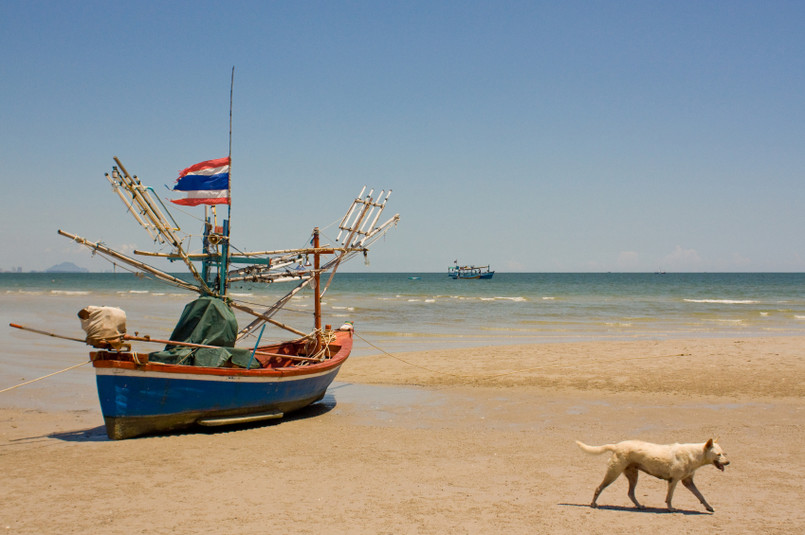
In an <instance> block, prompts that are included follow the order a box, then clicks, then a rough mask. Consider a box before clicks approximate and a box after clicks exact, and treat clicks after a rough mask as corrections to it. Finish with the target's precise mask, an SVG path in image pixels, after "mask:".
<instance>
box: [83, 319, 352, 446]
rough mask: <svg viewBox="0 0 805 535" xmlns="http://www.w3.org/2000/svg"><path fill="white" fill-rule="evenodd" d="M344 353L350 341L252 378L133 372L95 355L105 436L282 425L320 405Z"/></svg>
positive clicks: (137, 367)
mask: <svg viewBox="0 0 805 535" xmlns="http://www.w3.org/2000/svg"><path fill="white" fill-rule="evenodd" d="M339 336H340V337H341V338H342V339H343V338H344V335H341V333H339ZM342 342H347V340H345V339H344V340H342ZM351 345H352V344H351V336H350V337H349V340H348V343H343V345H342V346H341V348H340V350H339V351H338V352H337V354H335V355H333V357H332V358H331V359H329V360H326V361H324V362H322V363H315V364H310V365H308V366H289V367H283V368H274V369H272V368H263V369H256V370H246V369H238V368H200V367H195V366H177V365H165V364H159V363H146V364H140V363H138V362H137V360H139V359H136V358H135V359H132V358H131V354H129V355H122V354H111V353H105V354H100V356H99V354H94V355H93V364H94V366H95V374H96V382H97V385H98V398H99V400H100V404H101V412H102V413H103V417H104V421H105V423H106V433H107V435H108V436H109V438H111V439H115V440H117V439H124V438H131V437H136V436H140V435H146V434H155V433H165V432H169V431H175V430H181V429H187V428H190V427H193V426H195V425H199V424H200V425H222V424H225V423H236V422H239V421H253V420H260V419H268V418H281V417H282V416H283V415H284V414H285V413H288V412H291V411H293V410H296V409H300V408H302V407H305V406H307V405H310V404H311V403H315V402H316V401H318V400H320V399H321V398H322V397H324V394H325V392H326V391H327V388H328V387H329V386H330V384H331V383H332V382H333V379H335V377H336V375H337V374H338V371H339V369H340V367H341V365H342V364H343V362H344V361H345V360H346V358H347V356H348V355H349V352H350V350H351ZM110 355H114V357H112V356H110Z"/></svg>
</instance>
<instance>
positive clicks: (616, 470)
mask: <svg viewBox="0 0 805 535" xmlns="http://www.w3.org/2000/svg"><path fill="white" fill-rule="evenodd" d="M622 472H623V467H622V466H621V465H620V464H619V463H612V462H611V463H610V464H609V468H608V469H607V473H606V474H605V475H604V480H603V481H602V482H601V484H600V485H598V488H597V489H595V494H593V503H591V504H590V507H598V504H597V503H596V502H597V501H598V496H599V494H601V491H602V490H604V489H605V488H607V487H608V486H609V485H610V483H612V482H613V481H615V480H616V479H618V476H619V475H621V473H622Z"/></svg>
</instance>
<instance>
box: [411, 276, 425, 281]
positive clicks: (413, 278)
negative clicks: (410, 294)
mask: <svg viewBox="0 0 805 535" xmlns="http://www.w3.org/2000/svg"><path fill="white" fill-rule="evenodd" d="M421 278H422V277H408V280H412V281H418V280H420V279H421Z"/></svg>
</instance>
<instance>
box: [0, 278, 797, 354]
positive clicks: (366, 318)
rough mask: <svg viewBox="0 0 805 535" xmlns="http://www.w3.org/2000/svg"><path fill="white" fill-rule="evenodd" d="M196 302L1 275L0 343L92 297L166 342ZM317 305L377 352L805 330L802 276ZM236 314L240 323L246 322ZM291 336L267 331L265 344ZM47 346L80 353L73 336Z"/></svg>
mask: <svg viewBox="0 0 805 535" xmlns="http://www.w3.org/2000/svg"><path fill="white" fill-rule="evenodd" d="M185 278H187V277H185ZM326 282H327V279H326V278H324V279H323V282H322V285H323V286H324V284H325V283H326ZM293 287H294V285H293V284H290V283H283V284H273V285H263V284H255V283H246V284H235V285H233V286H232V287H231V288H230V295H231V297H232V299H233V300H234V301H236V302H238V303H241V304H244V305H246V306H249V307H251V308H253V309H256V310H260V309H262V308H263V307H264V306H266V305H269V304H271V303H272V302H273V301H274V300H275V299H277V298H279V297H281V296H283V295H284V294H286V293H287V292H288V291H290V290H291V289H292V288H293ZM191 299H193V294H191V293H190V292H187V291H185V290H181V289H178V288H174V287H172V286H169V285H166V284H165V283H162V282H159V281H156V280H152V279H149V278H144V277H136V276H134V275H132V274H130V273H80V274H74V273H69V274H60V273H0V320H2V322H3V323H2V324H0V341H3V342H6V343H4V346H5V347H7V348H8V347H9V346H13V343H12V342H14V341H15V340H16V341H17V342H20V340H22V341H23V342H25V343H28V342H29V341H30V340H31V337H30V336H29V335H26V336H23V337H22V338H20V337H19V336H20V335H19V333H18V332H17V333H16V336H15V337H14V338H13V339H12V333H11V332H10V331H11V329H10V328H9V327H7V326H8V323H11V322H13V323H20V324H25V325H28V326H31V327H34V328H38V329H42V330H47V331H51V332H56V333H59V334H65V335H69V336H74V337H79V338H81V337H83V332H82V331H81V330H80V324H79V321H78V319H77V317H76V313H77V312H78V310H80V309H81V308H83V307H84V306H87V305H107V306H117V307H120V308H122V309H123V310H125V311H126V313H127V316H128V331H129V333H134V332H138V333H140V334H141V335H146V334H147V335H150V336H151V337H153V338H168V337H169V336H170V333H171V330H172V329H173V326H174V325H175V322H176V320H177V319H178V317H179V315H180V314H181V311H182V308H183V307H184V305H185V304H186V303H187V302H189V301H190V300H191ZM322 301H323V303H322V315H323V322H324V323H326V324H330V325H332V326H333V327H338V326H340V325H341V324H342V323H344V322H346V321H352V322H353V323H354V325H355V329H356V334H357V335H359V337H358V338H357V339H356V344H355V349H354V352H353V355H355V356H361V355H367V354H374V353H377V352H378V350H379V349H380V350H383V351H388V352H401V351H416V350H428V349H442V348H451V347H469V346H479V345H496V344H520V343H542V342H563V341H593V340H630V339H669V338H686V337H710V336H718V337H733V336H782V335H805V274H803V273H667V274H653V273H496V274H495V276H494V278H493V279H491V280H454V279H451V278H449V277H448V276H447V274H446V273H338V274H337V275H336V276H335V278H334V280H333V281H332V284H331V285H330V286H329V287H328V288H327V290H326V293H325V295H324V297H323V300H322ZM312 315H313V299H312V290H310V289H305V290H303V291H302V292H300V293H299V294H298V295H297V296H296V297H294V298H293V299H292V300H291V301H290V303H289V304H288V306H287V307H286V309H285V310H283V311H282V312H281V313H280V314H278V315H277V316H276V317H275V318H276V319H277V320H279V321H281V322H283V323H287V324H289V325H291V326H293V327H295V328H297V329H299V330H301V331H305V332H307V331H308V330H310V328H311V326H312ZM237 316H238V321H239V324H240V325H241V326H243V325H246V324H247V323H248V322H249V321H251V319H252V318H251V317H249V316H248V315H246V314H244V313H241V312H238V313H237ZM294 336H295V335H293V334H292V333H288V332H287V331H284V330H282V329H278V328H276V327H270V328H267V329H266V332H265V335H264V339H263V341H271V340H281V339H288V338H293V337H294ZM20 343H22V342H20ZM47 343H48V344H54V345H57V346H59V347H69V348H70V350H75V349H76V348H74V347H73V346H72V345H70V344H71V342H58V341H57V340H56V339H47ZM249 343H254V340H253V341H251V342H249ZM143 349H145V348H143ZM149 349H150V348H149ZM154 349H156V348H154ZM0 364H3V362H2V361H0ZM4 365H5V364H4Z"/></svg>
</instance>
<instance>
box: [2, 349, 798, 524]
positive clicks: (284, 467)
mask: <svg viewBox="0 0 805 535" xmlns="http://www.w3.org/2000/svg"><path fill="white" fill-rule="evenodd" d="M91 375H92V370H91V369H90V368H89V367H82V368H78V369H77V370H73V371H71V372H68V373H67V374H63V376H59V377H60V378H54V379H53V380H52V381H51V380H47V381H51V382H49V383H48V385H45V386H41V385H42V383H37V385H40V386H36V387H35V386H34V385H31V386H30V387H23V388H20V389H17V390H14V391H12V393H11V394H3V395H4V396H5V397H3V398H0V420H1V421H2V426H0V466H1V467H2V472H3V484H2V485H0V503H2V504H3V505H2V507H1V508H0V529H2V530H4V532H5V533H85V532H90V531H91V532H94V533H110V534H114V533H176V534H185V533H187V534H190V533H389V534H391V533H394V534H398V533H445V532H450V533H559V534H563V533H648V532H668V533H710V534H712V533H730V534H734V533H753V534H757V533H780V534H783V533H786V534H787V533H799V532H802V531H803V530H805V512H803V508H802V506H801V498H802V497H803V496H805V449H803V447H802V445H803V442H805V403H803V396H805V338H802V337H780V338H744V339H723V338H713V339H709V338H704V339H693V340H670V341H666V340H663V341H630V342H597V343H562V344H537V345H520V346H503V347H501V346H496V347H479V348H474V349H469V350H468V349H461V350H444V351H441V350H440V351H428V352H419V353H406V354H402V353H398V354H394V355H387V354H383V353H378V354H376V355H373V356H368V357H359V358H353V359H351V360H349V361H348V362H347V364H346V365H345V366H344V368H343V369H342V371H341V373H340V375H339V377H338V379H337V382H336V383H335V384H334V385H333V386H332V387H331V389H330V390H329V391H328V394H327V396H326V397H325V399H324V400H323V401H322V402H320V403H319V404H317V405H315V406H312V407H310V408H308V409H305V410H304V411H301V412H299V413H297V414H295V415H293V416H291V417H288V418H286V419H285V420H283V421H281V422H274V423H269V424H262V425H253V426H249V427H241V428H235V429H229V430H227V431H224V432H220V431H219V432H216V433H209V432H196V433H186V434H180V435H171V436H160V437H148V438H140V439H134V440H126V441H118V442H113V441H109V440H108V439H107V438H106V434H105V431H104V428H103V420H102V418H101V415H100V411H99V409H98V408H97V406H96V405H97V401H95V400H93V395H94V386H93V385H92V382H91V381H87V380H85V379H84V377H85V376H87V377H88V376H91ZM71 377H73V378H74V377H82V379H81V380H74V379H71ZM17 379H18V378H16V377H4V378H3V380H4V383H3V384H13V383H14V382H15V381H16V380H17ZM66 387H69V388H74V389H76V390H77V391H76V392H75V398H76V399H77V400H80V402H76V403H75V404H72V405H69V410H68V408H65V407H62V406H60V405H59V404H58V403H56V402H54V403H52V406H49V407H48V405H47V404H45V407H46V408H42V407H40V406H37V407H32V406H29V404H26V403H25V402H24V401H25V399H26V397H27V396H30V395H31V392H36V395H37V396H53V399H60V397H59V396H61V397H63V396H64V395H65V392H63V389H64V388H66ZM26 388H30V389H31V390H29V391H28V393H25V389H26ZM34 388H36V389H35V390H33V389H34ZM711 437H712V438H719V441H720V443H721V445H722V446H723V448H724V449H725V451H726V452H727V454H728V456H729V457H730V460H731V465H730V466H728V467H727V469H726V471H725V472H723V473H722V472H719V471H718V470H716V469H715V468H714V467H710V466H707V467H704V468H702V469H700V470H699V471H698V472H697V475H696V483H697V486H698V487H699V489H700V490H701V492H702V494H703V495H704V496H705V497H706V498H707V500H708V501H709V502H710V504H711V505H712V506H713V507H714V508H715V513H713V514H710V513H707V512H706V511H705V510H704V508H703V507H702V506H701V505H700V504H699V502H698V500H697V499H696V498H695V497H694V496H693V495H692V494H691V493H690V492H688V491H687V490H686V489H685V488H683V487H682V486H681V485H680V486H679V487H678V488H677V490H676V493H675V496H674V505H675V506H676V507H677V508H678V509H680V510H681V511H680V512H676V513H669V512H668V511H667V510H666V509H665V503H664V498H665V490H666V483H665V482H664V481H660V480H657V479H654V478H651V477H649V476H646V475H641V477H640V483H639V484H638V487H637V497H638V499H640V500H641V501H642V503H643V504H644V505H646V506H647V507H646V509H644V510H637V509H634V508H633V507H632V504H631V502H630V501H629V499H628V497H627V496H626V489H627V483H626V480H625V479H624V478H621V479H619V480H618V481H616V482H615V483H614V484H612V485H611V486H610V487H609V488H607V489H606V490H605V491H604V492H603V493H602V495H601V497H600V499H599V505H600V507H599V508H598V509H592V508H590V507H589V503H590V500H591V498H592V494H593V490H594V489H595V487H596V486H597V485H598V483H600V481H601V478H602V477H603V474H604V470H605V465H606V456H598V457H596V456H590V455H586V454H584V453H582V452H581V451H580V450H579V449H578V448H577V447H576V445H575V444H574V440H576V439H579V440H582V441H584V442H586V443H588V444H603V443H610V442H617V441H620V440H624V439H629V438H636V439H642V440H647V441H651V442H658V443H672V442H704V441H705V440H707V439H708V438H711Z"/></svg>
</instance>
